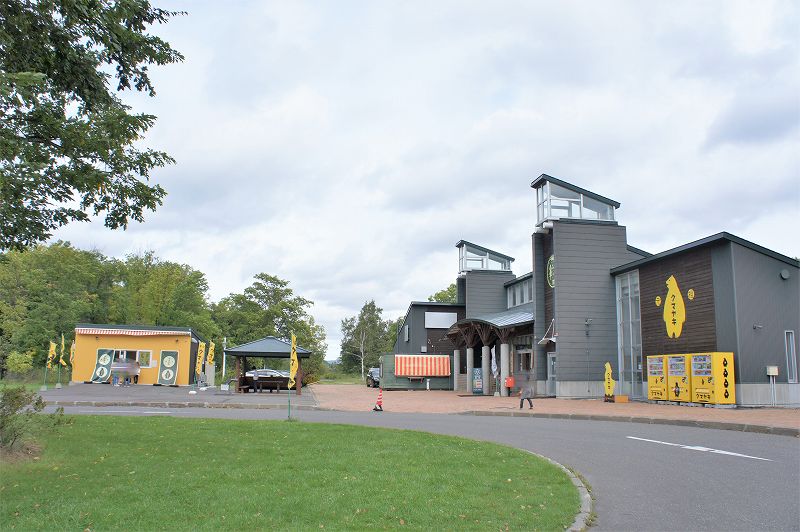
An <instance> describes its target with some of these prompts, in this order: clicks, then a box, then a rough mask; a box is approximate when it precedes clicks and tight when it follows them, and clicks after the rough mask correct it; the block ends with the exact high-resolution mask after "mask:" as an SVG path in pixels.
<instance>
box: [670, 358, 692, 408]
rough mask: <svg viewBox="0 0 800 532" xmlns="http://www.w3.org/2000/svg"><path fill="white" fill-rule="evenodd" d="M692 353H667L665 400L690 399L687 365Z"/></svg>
mask: <svg viewBox="0 0 800 532" xmlns="http://www.w3.org/2000/svg"><path fill="white" fill-rule="evenodd" d="M691 357H692V355H667V357H666V358H667V400H669V401H679V402H681V403H688V402H691V400H692V383H691V379H690V376H689V365H690V364H691V361H690V359H691Z"/></svg>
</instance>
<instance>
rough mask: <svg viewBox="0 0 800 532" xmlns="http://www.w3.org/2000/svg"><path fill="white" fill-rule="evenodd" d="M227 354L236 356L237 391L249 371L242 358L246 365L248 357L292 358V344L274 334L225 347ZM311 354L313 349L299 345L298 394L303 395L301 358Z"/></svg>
mask: <svg viewBox="0 0 800 532" xmlns="http://www.w3.org/2000/svg"><path fill="white" fill-rule="evenodd" d="M224 352H225V355H230V356H232V357H236V378H237V391H238V389H239V387H240V386H241V383H242V378H243V373H244V372H246V371H247V367H244V368H243V367H242V366H243V364H242V358H245V362H244V366H246V365H247V360H246V358H247V357H250V358H287V359H288V358H291V356H292V344H291V343H290V342H287V341H285V340H281V339H280V338H275V337H274V336H267V337H266V338H261V339H260V340H255V341H253V342H249V343H246V344H242V345H239V346H236V347H231V348H230V349H225V351H224ZM310 356H311V351H309V350H308V349H304V348H302V347H300V346H299V345H298V346H297V375H296V376H295V380H296V381H297V382H298V383H300V384H299V385H298V386H297V387H296V389H297V395H302V388H303V387H302V382H303V370H302V363H301V360H302V359H304V358H308V357H310Z"/></svg>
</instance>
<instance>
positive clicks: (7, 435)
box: [0, 386, 66, 451]
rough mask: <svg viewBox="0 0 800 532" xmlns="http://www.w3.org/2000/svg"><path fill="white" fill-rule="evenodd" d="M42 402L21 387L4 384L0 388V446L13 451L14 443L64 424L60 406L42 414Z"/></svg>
mask: <svg viewBox="0 0 800 532" xmlns="http://www.w3.org/2000/svg"><path fill="white" fill-rule="evenodd" d="M44 407H45V402H44V399H42V396H41V395H39V394H37V393H36V392H29V391H27V390H26V389H25V387H24V386H6V387H4V388H3V389H2V391H0V448H2V449H3V450H4V451H13V450H14V445H16V444H18V443H21V442H23V441H25V440H27V439H28V438H31V437H33V436H34V435H35V434H37V433H38V432H41V431H52V430H56V428H57V427H58V426H60V425H62V424H64V423H66V419H65V418H64V409H63V408H59V409H58V410H57V411H56V412H55V413H54V414H42V413H41V412H42V410H44Z"/></svg>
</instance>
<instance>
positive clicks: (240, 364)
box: [223, 355, 242, 392]
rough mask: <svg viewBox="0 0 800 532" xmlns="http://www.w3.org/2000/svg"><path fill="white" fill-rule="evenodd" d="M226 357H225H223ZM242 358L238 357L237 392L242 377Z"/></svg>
mask: <svg viewBox="0 0 800 532" xmlns="http://www.w3.org/2000/svg"><path fill="white" fill-rule="evenodd" d="M223 356H224V355H223ZM241 360H242V357H236V391H237V392H238V391H239V377H241V376H242V363H241Z"/></svg>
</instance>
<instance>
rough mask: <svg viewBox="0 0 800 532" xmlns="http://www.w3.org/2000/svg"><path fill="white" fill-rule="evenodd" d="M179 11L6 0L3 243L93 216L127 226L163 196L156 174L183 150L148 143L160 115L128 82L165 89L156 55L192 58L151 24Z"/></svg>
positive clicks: (30, 240)
mask: <svg viewBox="0 0 800 532" xmlns="http://www.w3.org/2000/svg"><path fill="white" fill-rule="evenodd" d="M177 14H178V13H174V12H169V11H165V10H162V9H158V8H154V7H152V6H151V5H150V3H149V2H147V1H146V0H118V1H111V2H105V1H104V2H98V1H96V0H70V1H59V0H37V1H29V0H3V1H2V2H0V249H13V248H16V249H22V248H24V247H27V246H30V245H33V244H35V243H37V242H42V241H44V240H46V239H47V238H48V237H49V236H50V233H51V232H52V231H53V230H54V229H56V228H58V227H61V226H63V225H65V224H67V223H69V222H71V221H85V220H88V219H89V217H90V215H99V214H105V225H106V226H107V227H109V228H111V229H117V228H120V227H122V228H124V227H127V225H128V222H129V220H130V219H133V220H136V221H142V220H143V213H144V210H145V209H148V210H155V208H156V207H157V206H158V205H160V204H161V202H162V198H163V197H164V195H165V191H164V190H163V189H162V188H161V187H160V186H159V185H149V184H147V183H146V181H148V180H149V175H150V172H151V170H152V169H153V168H156V167H160V166H164V165H166V164H169V163H172V162H173V160H172V158H170V157H169V155H167V154H166V153H164V152H160V151H155V150H152V149H142V148H140V147H139V143H140V141H141V140H142V138H143V136H144V134H145V132H146V131H147V130H148V129H149V128H150V127H152V125H153V124H154V122H155V120H156V117H155V116H153V115H148V114H135V113H133V112H132V110H131V108H130V107H129V106H127V105H125V104H124V103H123V102H122V100H121V99H120V98H119V96H118V93H119V92H120V91H123V90H127V89H134V90H136V91H141V92H145V93H147V94H149V95H150V96H154V95H155V88H154V86H153V83H152V81H151V80H150V76H149V71H148V66H149V65H152V64H158V65H165V64H169V63H174V62H178V61H181V60H182V59H183V57H182V56H181V54H180V53H178V52H177V51H175V50H173V49H172V48H171V47H170V45H169V43H167V42H165V41H163V40H162V39H160V38H158V37H156V36H153V35H150V34H148V33H147V28H148V27H149V26H151V25H153V24H161V23H165V22H167V21H168V20H169V18H170V17H172V16H175V15H177ZM109 70H113V71H114V74H110V73H109ZM112 81H113V84H112Z"/></svg>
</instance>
